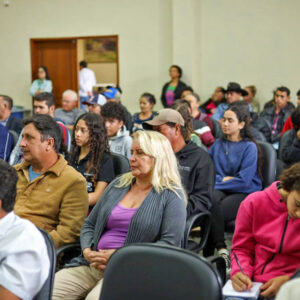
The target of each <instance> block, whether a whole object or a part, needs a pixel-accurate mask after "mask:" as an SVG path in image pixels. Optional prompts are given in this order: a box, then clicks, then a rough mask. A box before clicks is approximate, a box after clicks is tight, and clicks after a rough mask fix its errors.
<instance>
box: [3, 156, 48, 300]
mask: <svg viewBox="0 0 300 300" xmlns="http://www.w3.org/2000/svg"><path fill="white" fill-rule="evenodd" d="M0 178H1V180H0V228H1V234H0V299H3V300H4V299H33V298H34V296H35V295H36V294H37V293H38V292H39V290H40V289H41V288H42V287H43V284H44V283H45V281H46V279H47V277H48V274H49V268H50V262H49V258H48V254H47V247H46V244H45V241H44V238H43V236H42V235H41V233H40V232H39V230H38V229H37V228H36V227H35V226H34V225H33V224H32V223H31V222H29V221H27V220H24V219H21V218H19V217H18V216H16V215H15V214H14V212H13V207H14V203H15V196H16V183H17V180H18V176H17V174H16V171H15V170H14V169H13V168H12V167H11V166H9V164H8V163H6V162H4V161H3V160H0Z"/></svg>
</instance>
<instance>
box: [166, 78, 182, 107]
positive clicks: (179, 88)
mask: <svg viewBox="0 0 300 300" xmlns="http://www.w3.org/2000/svg"><path fill="white" fill-rule="evenodd" d="M169 84H170V82H167V83H166V84H165V85H164V86H163V88H162V92H161V97H160V99H161V103H162V105H163V106H164V107H167V102H166V101H167V100H166V91H167V88H168V86H169ZM185 87H186V84H185V83H184V82H183V81H181V80H179V81H178V85H177V87H176V89H175V91H174V94H175V95H174V100H176V99H180V97H181V93H182V91H183V89H184V88H185Z"/></svg>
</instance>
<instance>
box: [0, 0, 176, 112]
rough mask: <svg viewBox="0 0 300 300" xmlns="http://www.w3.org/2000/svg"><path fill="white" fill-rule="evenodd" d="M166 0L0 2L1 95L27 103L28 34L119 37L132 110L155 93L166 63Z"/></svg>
mask: <svg viewBox="0 0 300 300" xmlns="http://www.w3.org/2000/svg"><path fill="white" fill-rule="evenodd" d="M170 6H171V0H163V1H161V0H151V1H148V0H84V1H82V0H51V1H46V0H26V1H24V0H11V5H10V6H9V7H4V6H3V5H2V1H1V3H0V38H1V47H0V61H1V72H0V93H6V94H8V95H11V96H12V97H13V98H14V100H15V103H16V104H18V105H24V106H26V107H30V106H31V98H30V97H29V94H28V89H29V87H30V83H31V66H30V42H29V40H30V38H46V37H71V36H93V35H113V34H118V35H119V61H120V85H121V87H122V89H123V90H124V94H123V101H124V104H126V105H128V107H129V109H130V110H131V111H136V110H137V108H138V105H137V103H138V97H139V96H140V95H141V94H142V93H143V92H144V91H145V90H147V91H151V92H153V93H155V94H157V95H159V93H160V89H161V85H162V82H165V81H166V80H167V79H168V71H167V70H168V67H169V65H170V64H171V56H170V53H171V46H170V45H171V42H170V40H171V31H170V30H171V27H170V24H171V9H170Z"/></svg>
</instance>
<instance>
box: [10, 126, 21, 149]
mask: <svg viewBox="0 0 300 300" xmlns="http://www.w3.org/2000/svg"><path fill="white" fill-rule="evenodd" d="M9 132H10V134H11V135H12V136H13V139H14V145H13V148H14V147H15V146H16V144H17V142H18V139H19V135H18V134H17V133H16V132H15V131H14V130H9Z"/></svg>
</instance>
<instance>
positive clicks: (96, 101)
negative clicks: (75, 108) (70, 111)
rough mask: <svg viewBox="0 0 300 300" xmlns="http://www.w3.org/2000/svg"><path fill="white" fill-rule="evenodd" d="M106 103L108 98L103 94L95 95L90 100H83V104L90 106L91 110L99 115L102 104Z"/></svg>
mask: <svg viewBox="0 0 300 300" xmlns="http://www.w3.org/2000/svg"><path fill="white" fill-rule="evenodd" d="M105 103H106V98H105V97H104V96H103V95H101V94H98V95H96V96H94V97H93V98H91V99H90V100H88V101H84V102H82V104H85V105H87V106H88V110H89V112H91V113H95V114H98V115H100V114H101V106H102V105H104V104H105Z"/></svg>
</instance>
